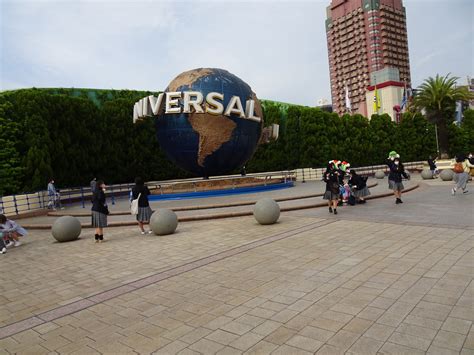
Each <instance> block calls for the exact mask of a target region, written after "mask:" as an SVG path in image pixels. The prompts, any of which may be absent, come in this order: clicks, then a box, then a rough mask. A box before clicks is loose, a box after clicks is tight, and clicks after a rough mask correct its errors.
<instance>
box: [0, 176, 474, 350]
mask: <svg viewBox="0 0 474 355" xmlns="http://www.w3.org/2000/svg"><path fill="white" fill-rule="evenodd" d="M473 196H474V195H472V194H468V195H464V196H455V197H452V196H450V195H449V185H447V184H446V185H438V183H436V184H431V185H425V186H424V187H423V188H421V189H420V191H418V190H416V191H414V192H412V193H410V194H407V195H406V196H405V197H404V201H405V204H404V205H403V206H395V205H394V204H393V201H392V199H391V198H387V199H382V200H373V201H370V202H369V203H368V204H366V205H364V206H355V207H343V208H341V211H340V214H339V215H337V218H335V216H334V215H329V214H328V213H327V211H325V210H324V209H319V210H304V211H295V212H291V213H286V214H283V215H282V217H281V219H280V222H279V223H277V224H275V225H272V226H260V225H258V224H256V222H255V221H254V220H253V218H251V217H242V218H234V219H224V220H215V221H202V222H189V223H184V224H180V225H179V227H178V233H176V234H174V235H170V236H164V237H156V236H140V235H139V234H138V233H137V228H119V229H108V230H106V234H105V235H106V238H107V242H105V243H103V244H94V243H93V240H92V231H91V230H84V231H83V235H82V236H81V239H80V240H78V241H75V242H71V243H63V244H59V243H55V242H53V238H52V237H51V236H49V235H48V232H47V231H34V232H32V233H31V234H30V235H29V236H28V237H27V238H26V239H25V243H24V245H23V246H21V247H19V248H14V249H11V250H9V251H8V253H7V254H6V255H2V256H1V257H2V258H1V259H0V260H1V262H2V266H3V265H6V266H4V267H3V268H2V269H3V270H2V271H3V273H2V275H1V276H0V338H2V339H1V340H0V353H2V352H3V353H7V354H8V353H19V354H22V353H34V354H43V353H53V354H54V353H60V354H68V353H76V354H94V353H102V354H119V353H120V354H122V353H131V354H132V353H133V354H136V353H140V354H149V353H156V354H270V353H271V354H314V353H316V354H342V353H347V354H377V353H379V354H402V353H407V354H418V353H420V354H425V353H429V354H460V353H461V354H473V353H474V329H473V328H472V322H473V321H474V307H473V300H474V297H473V296H474V294H473V293H474V283H473V279H472V275H473V266H474V265H473V264H474V251H473V237H474V228H472V216H473V207H474V204H473V203H474V199H473ZM395 207H396V208H398V209H395ZM74 307H76V308H74ZM2 334H3V335H2Z"/></svg>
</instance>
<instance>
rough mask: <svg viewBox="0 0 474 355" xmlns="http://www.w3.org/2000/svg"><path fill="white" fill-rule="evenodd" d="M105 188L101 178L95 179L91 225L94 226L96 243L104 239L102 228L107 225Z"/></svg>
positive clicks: (107, 212)
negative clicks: (95, 186)
mask: <svg viewBox="0 0 474 355" xmlns="http://www.w3.org/2000/svg"><path fill="white" fill-rule="evenodd" d="M105 188H106V186H105V184H104V182H103V181H102V180H99V181H97V188H96V191H95V193H94V197H93V199H92V227H94V228H95V242H96V243H100V242H102V241H103V240H104V228H105V227H107V215H108V214H109V208H108V207H107V202H106V198H105Z"/></svg>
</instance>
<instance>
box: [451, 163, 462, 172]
mask: <svg viewBox="0 0 474 355" xmlns="http://www.w3.org/2000/svg"><path fill="white" fill-rule="evenodd" d="M453 171H454V172H455V173H457V174H460V173H463V172H464V168H463V167H462V163H456V164H454V167H453Z"/></svg>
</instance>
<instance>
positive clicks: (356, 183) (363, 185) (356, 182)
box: [349, 170, 370, 203]
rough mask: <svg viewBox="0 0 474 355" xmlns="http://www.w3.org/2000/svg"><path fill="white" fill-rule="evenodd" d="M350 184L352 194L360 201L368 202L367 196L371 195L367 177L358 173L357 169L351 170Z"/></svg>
mask: <svg viewBox="0 0 474 355" xmlns="http://www.w3.org/2000/svg"><path fill="white" fill-rule="evenodd" d="M349 175H350V179H349V186H350V187H351V192H352V195H353V196H354V197H355V199H356V201H357V202H359V203H366V201H365V197H366V196H369V195H370V191H369V188H368V187H367V178H366V177H365V178H364V177H363V176H360V175H359V174H357V172H356V171H355V170H351V171H350V172H349Z"/></svg>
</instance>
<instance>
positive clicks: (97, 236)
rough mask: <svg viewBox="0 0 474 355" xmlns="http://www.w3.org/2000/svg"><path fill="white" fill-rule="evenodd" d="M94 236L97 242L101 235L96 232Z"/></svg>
mask: <svg viewBox="0 0 474 355" xmlns="http://www.w3.org/2000/svg"><path fill="white" fill-rule="evenodd" d="M94 238H95V242H96V243H97V242H98V241H99V235H98V234H96V235H95V236H94Z"/></svg>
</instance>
